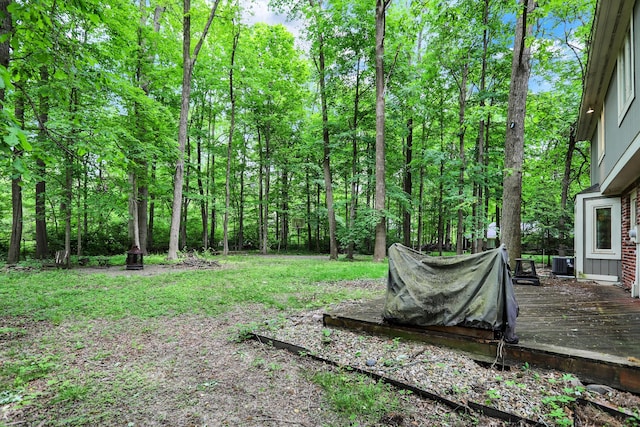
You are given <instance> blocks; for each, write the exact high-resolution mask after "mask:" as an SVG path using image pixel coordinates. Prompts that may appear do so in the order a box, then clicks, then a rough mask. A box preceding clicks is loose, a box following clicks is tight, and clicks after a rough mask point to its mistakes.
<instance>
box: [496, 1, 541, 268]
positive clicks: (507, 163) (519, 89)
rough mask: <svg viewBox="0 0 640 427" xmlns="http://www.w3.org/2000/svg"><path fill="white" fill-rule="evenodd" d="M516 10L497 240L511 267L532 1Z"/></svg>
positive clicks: (518, 218) (517, 249) (517, 230)
mask: <svg viewBox="0 0 640 427" xmlns="http://www.w3.org/2000/svg"><path fill="white" fill-rule="evenodd" d="M518 5H519V8H518V13H517V21H516V30H515V39H514V45H513V59H512V63H511V85H510V89H509V101H508V102H509V103H508V108H507V134H506V137H505V147H504V168H505V175H504V179H503V196H502V221H501V223H502V228H501V234H500V237H501V241H502V243H503V244H505V245H506V246H507V250H508V251H509V254H510V256H511V264H512V267H513V266H514V265H515V259H516V258H519V257H520V254H521V252H522V234H521V222H522V163H523V161H524V124H525V122H524V121H525V111H526V104H527V93H528V89H529V75H530V73H531V40H530V36H531V34H532V25H531V23H530V21H531V18H530V17H529V15H530V14H532V12H533V10H534V9H535V7H536V4H535V2H534V1H533V0H520V1H519V3H518Z"/></svg>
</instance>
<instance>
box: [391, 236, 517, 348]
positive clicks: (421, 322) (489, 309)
mask: <svg viewBox="0 0 640 427" xmlns="http://www.w3.org/2000/svg"><path fill="white" fill-rule="evenodd" d="M517 316H518V303H517V302H516V298H515V294H514V291H513V283H512V281H511V274H510V272H509V268H508V255H507V250H506V249H505V248H504V246H502V247H500V248H498V249H494V250H490V251H486V252H482V253H478V254H473V255H458V256H452V257H432V256H428V255H424V254H422V253H420V252H417V251H415V250H413V249H411V248H408V247H406V246H403V245H401V244H398V243H396V244H393V245H392V246H391V247H390V248H389V275H388V278H387V294H386V298H385V305H384V311H383V317H384V319H385V320H386V321H388V322H390V323H399V324H404V325H411V326H431V325H441V326H465V327H472V328H481V329H489V330H493V331H501V332H502V334H503V336H504V338H505V341H507V342H517V341H518V337H517V336H516V335H515V329H516V317H517Z"/></svg>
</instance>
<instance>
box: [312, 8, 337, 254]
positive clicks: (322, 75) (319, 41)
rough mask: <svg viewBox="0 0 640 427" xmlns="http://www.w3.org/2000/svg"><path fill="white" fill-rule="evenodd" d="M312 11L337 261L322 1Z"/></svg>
mask: <svg viewBox="0 0 640 427" xmlns="http://www.w3.org/2000/svg"><path fill="white" fill-rule="evenodd" d="M309 4H310V5H311V8H312V9H313V12H312V13H313V14H314V17H315V26H316V46H317V55H318V60H317V63H316V67H317V70H318V81H319V85H320V104H321V110H322V150H323V157H322V171H323V175H324V186H325V199H326V202H327V215H328V220H329V259H338V239H337V237H336V228H337V226H336V214H335V207H334V204H333V179H332V178H331V141H330V137H329V112H328V111H329V110H328V106H327V87H326V86H327V84H326V64H325V37H324V31H325V29H324V28H325V23H324V22H322V4H323V3H322V1H321V0H309Z"/></svg>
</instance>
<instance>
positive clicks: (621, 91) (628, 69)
mask: <svg viewBox="0 0 640 427" xmlns="http://www.w3.org/2000/svg"><path fill="white" fill-rule="evenodd" d="M633 37H634V33H633V17H632V18H631V22H630V24H629V30H628V31H627V34H626V36H625V39H624V42H623V44H622V48H621V49H620V52H619V53H618V66H617V69H618V126H620V124H621V123H622V121H623V120H624V116H625V115H626V114H627V111H629V107H630V106H631V103H632V102H633V100H634V98H635V96H636V85H635V58H634V52H633V49H634V46H633ZM625 59H626V61H625ZM626 74H628V76H627V77H628V78H625V75H626ZM624 82H629V83H630V87H629V88H628V89H629V90H628V91H627V87H625V85H624Z"/></svg>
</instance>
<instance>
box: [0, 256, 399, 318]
mask: <svg viewBox="0 0 640 427" xmlns="http://www.w3.org/2000/svg"><path fill="white" fill-rule="evenodd" d="M218 259H219V260H220V261H221V263H222V264H223V265H224V268H221V269H213V270H211V269H210V270H194V271H182V272H176V271H171V270H168V272H167V273H165V274H160V275H156V276H142V275H140V274H136V272H135V271H134V272H131V274H127V275H120V276H115V275H109V274H107V273H104V274H85V273H82V272H78V271H75V270H49V271H40V272H12V273H9V274H6V275H5V276H4V277H3V279H4V280H3V282H4V283H3V285H2V286H1V287H0V312H2V313H4V315H5V316H16V317H17V316H20V317H28V318H33V319H36V320H47V321H51V322H54V323H59V322H62V321H64V320H65V319H68V318H86V319H92V318H105V317H106V318H122V317H127V316H137V317H141V318H145V317H156V316H172V315H178V314H183V313H196V314H205V315H216V314H219V313H222V312H224V311H225V310H227V309H228V308H230V307H231V306H233V305H236V304H243V303H261V304H265V305H267V306H270V307H276V308H294V309H295V308H307V307H308V308H312V307H321V306H324V305H327V304H330V303H332V302H335V301H340V300H344V299H347V298H358V297H361V296H362V295H361V292H359V291H354V290H349V289H346V288H342V287H339V286H330V285H331V284H333V283H335V282H338V281H342V280H355V279H361V278H371V279H379V278H382V277H384V275H385V274H386V271H387V264H386V263H373V262H370V261H356V262H344V261H338V262H336V261H328V260H323V259H309V258H296V257H260V256H231V257H228V258H218ZM111 268H112V269H114V268H123V267H111ZM319 283H323V284H324V285H323V286H319V285H318V284H319ZM327 284H329V286H327Z"/></svg>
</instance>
